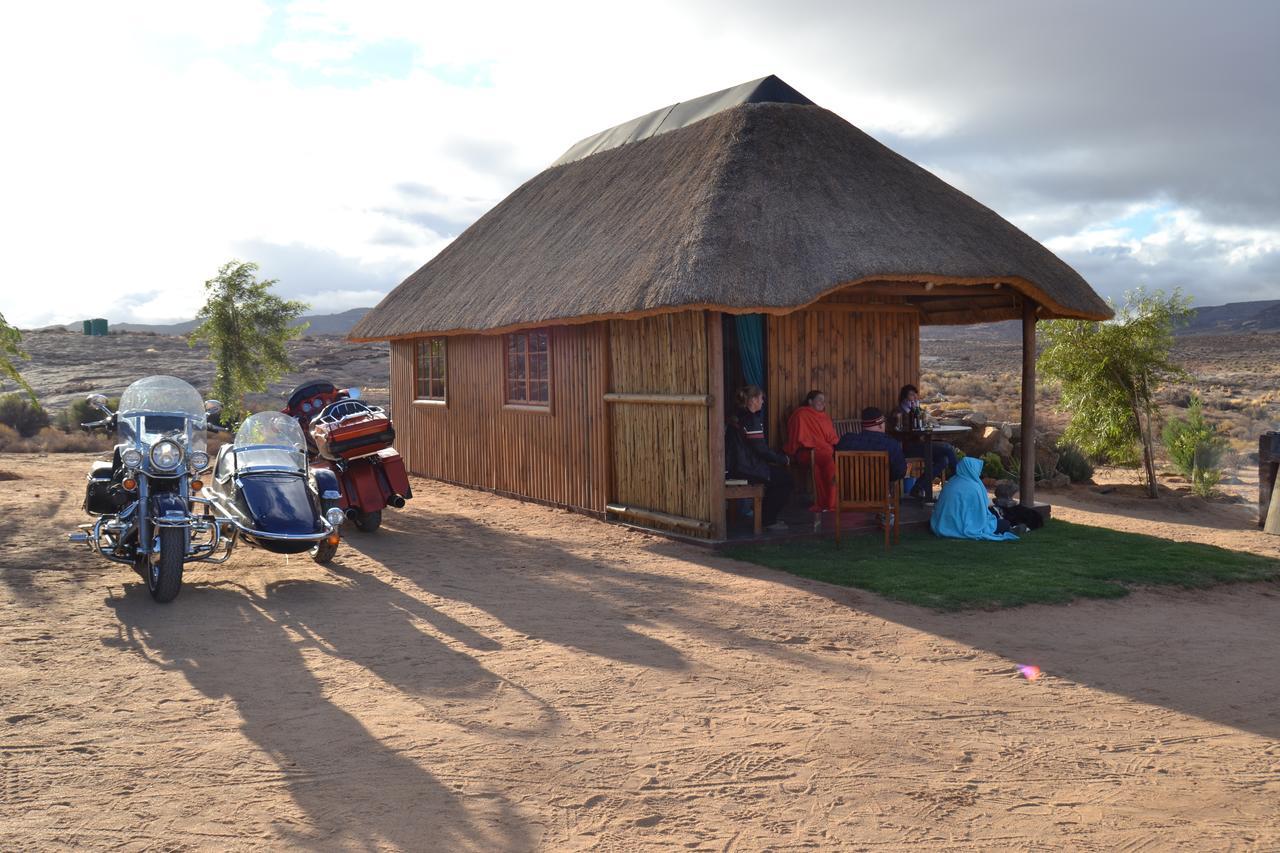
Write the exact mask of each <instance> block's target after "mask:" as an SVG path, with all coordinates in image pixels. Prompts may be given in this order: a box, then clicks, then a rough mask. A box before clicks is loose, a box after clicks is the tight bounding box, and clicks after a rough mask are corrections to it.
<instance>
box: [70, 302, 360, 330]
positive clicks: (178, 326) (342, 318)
mask: <svg viewBox="0 0 1280 853" xmlns="http://www.w3.org/2000/svg"><path fill="white" fill-rule="evenodd" d="M367 313H369V309H368V308H352V309H351V310H349V311H343V312H342V313H341V314H308V315H307V316H305V317H302V318H300V319H299V321H298V322H299V323H306V324H307V334H309V335H345V334H346V333H347V332H350V331H351V327H352V326H354V325H355V324H356V323H358V322H359V321H360V318H361V317H363V316H364V315H365V314H367ZM195 327H196V321H195V320H187V321H186V322H183V323H170V324H168V325H147V324H145V323H114V324H111V326H110V329H111V331H113V332H149V333H151V334H156V335H185V334H187V333H188V332H190V331H191V330H192V329H194V328H195ZM61 328H64V329H66V330H67V331H69V332H81V333H83V326H82V324H80V323H68V324H67V325H66V326H62V327H61Z"/></svg>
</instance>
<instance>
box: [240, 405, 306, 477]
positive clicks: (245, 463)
mask: <svg viewBox="0 0 1280 853" xmlns="http://www.w3.org/2000/svg"><path fill="white" fill-rule="evenodd" d="M235 445H236V466H237V467H238V468H239V469H240V470H241V471H245V470H248V469H251V468H259V469H271V470H276V471H280V470H285V471H305V470H306V465H307V454H306V448H307V439H306V437H305V436H304V435H303V434H302V427H300V426H299V425H298V422H297V421H295V420H294V419H293V418H291V417H289V416H288V415H286V414H284V413H283V412H258V413H257V414H256V415H250V416H249V417H247V418H245V419H244V423H242V424H241V425H240V429H238V430H236V442H235Z"/></svg>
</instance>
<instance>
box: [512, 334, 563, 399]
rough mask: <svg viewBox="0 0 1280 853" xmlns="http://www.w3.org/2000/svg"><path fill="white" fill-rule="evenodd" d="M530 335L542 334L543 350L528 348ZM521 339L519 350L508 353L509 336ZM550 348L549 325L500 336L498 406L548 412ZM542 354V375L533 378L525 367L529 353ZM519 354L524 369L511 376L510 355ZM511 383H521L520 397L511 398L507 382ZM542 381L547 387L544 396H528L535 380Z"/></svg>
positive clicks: (551, 374) (551, 377)
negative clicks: (543, 373)
mask: <svg viewBox="0 0 1280 853" xmlns="http://www.w3.org/2000/svg"><path fill="white" fill-rule="evenodd" d="M534 335H542V336H543V337H544V338H545V340H546V342H547V348H546V350H545V351H542V350H534V349H532V348H531V347H530V344H531V343H532V338H533V336H534ZM517 338H522V339H523V342H524V347H523V349H521V350H520V351H519V352H515V353H513V352H512V348H511V344H512V341H513V339H517ZM553 349H554V347H553V345H552V331H551V327H550V326H542V327H539V328H536V329H523V330H521V331H518V332H508V333H506V334H504V335H503V336H502V407H503V408H504V409H509V410H513V411H526V412H544V413H549V412H550V411H551V398H552V393H553V387H554V385H555V383H554V380H553V377H554V371H553V369H552V364H551V361H552V359H551V353H552V350H553ZM533 355H545V358H546V366H547V367H546V378H545V379H543V378H534V377H533V376H532V375H531V373H530V370H529V363H530V356H533ZM513 356H520V357H522V358H523V364H524V371H523V376H522V377H520V378H513V377H512V358H513ZM513 382H522V383H523V385H524V397H523V399H521V398H513V397H512V396H511V385H512V383H513ZM542 382H545V383H546V386H547V399H546V400H545V401H544V400H534V399H532V396H533V395H532V393H531V391H532V388H533V385H534V384H535V383H542Z"/></svg>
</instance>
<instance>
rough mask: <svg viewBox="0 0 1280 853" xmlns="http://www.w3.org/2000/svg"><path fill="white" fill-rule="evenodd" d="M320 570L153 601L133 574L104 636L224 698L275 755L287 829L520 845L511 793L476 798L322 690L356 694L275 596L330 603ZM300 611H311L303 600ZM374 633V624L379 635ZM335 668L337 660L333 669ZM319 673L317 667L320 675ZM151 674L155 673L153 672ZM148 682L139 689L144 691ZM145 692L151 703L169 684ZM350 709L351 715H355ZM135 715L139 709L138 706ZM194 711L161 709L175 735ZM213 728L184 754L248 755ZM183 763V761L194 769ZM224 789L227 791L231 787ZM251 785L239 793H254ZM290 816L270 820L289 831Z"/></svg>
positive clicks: (184, 732) (184, 730)
mask: <svg viewBox="0 0 1280 853" xmlns="http://www.w3.org/2000/svg"><path fill="white" fill-rule="evenodd" d="M326 586H332V584H326V583H324V582H322V581H316V582H312V583H308V582H298V583H297V584H296V585H293V586H292V587H291V589H290V590H289V591H288V592H287V593H284V592H281V593H279V594H277V597H276V600H275V601H273V600H272V598H271V596H266V597H264V596H260V595H257V594H255V593H254V592H252V591H251V590H249V589H247V588H245V587H243V586H241V585H239V584H235V583H232V582H228V581H213V582H209V583H200V582H197V583H194V584H192V585H191V586H190V587H187V588H184V590H183V596H182V598H181V599H180V600H179V601H180V602H183V603H185V604H187V605H188V606H186V607H182V606H178V605H174V606H169V607H162V608H161V607H156V606H155V604H154V603H153V602H151V600H150V596H149V595H148V593H147V591H146V588H145V586H143V585H141V584H132V585H129V586H126V587H125V592H124V594H123V595H120V596H112V597H110V598H108V599H107V601H106V604H107V605H108V606H109V607H111V608H112V609H114V611H115V612H116V615H117V617H118V618H119V628H118V633H117V636H116V637H114V638H110V639H107V640H104V642H105V643H107V644H108V645H110V646H114V647H117V648H120V649H122V650H127V651H131V652H133V653H136V654H138V655H140V656H141V657H142V658H144V659H145V660H146V661H148V662H149V663H151V664H152V665H153V666H156V667H158V668H160V669H162V670H166V671H174V672H178V673H181V674H182V675H183V677H184V678H185V679H186V681H187V682H188V683H189V684H190V685H191V687H192V688H194V690H195V691H197V692H198V693H200V694H201V695H203V696H205V697H207V698H209V699H212V700H216V701H219V702H223V701H226V700H230V701H231V702H232V703H233V704H234V705H235V707H236V709H237V711H238V712H239V715H240V718H241V724H240V733H241V734H243V736H244V737H246V738H248V739H249V740H250V741H251V742H252V743H254V744H255V745H257V746H258V747H259V748H260V749H261V750H263V751H264V752H265V753H267V755H269V756H270V757H271V759H272V760H273V762H274V763H275V764H276V765H277V767H278V770H279V774H277V778H282V779H283V781H278V782H275V783H274V784H275V785H278V786H283V787H284V788H285V789H287V793H288V795H289V796H290V797H291V798H292V799H293V801H294V802H295V803H296V804H297V805H298V806H299V807H300V808H301V809H302V810H303V811H304V812H305V813H306V817H307V820H306V823H307V825H308V831H307V832H306V833H305V834H303V835H301V836H299V837H295V838H292V839H291V840H293V841H295V842H297V843H301V844H314V843H315V842H316V841H318V840H323V841H324V842H325V843H326V844H328V843H335V842H338V843H341V844H342V845H343V846H347V845H354V846H359V847H368V848H380V847H384V846H392V847H396V848H399V849H414V848H417V847H419V846H420V845H421V843H422V840H423V839H424V838H432V839H433V840H434V843H438V844H439V845H440V846H441V848H442V849H449V848H456V847H467V848H471V847H484V848H491V849H511V848H521V849H523V848H528V847H530V846H532V843H533V842H532V840H531V838H530V836H529V835H528V830H527V829H526V827H525V826H524V825H523V824H522V823H521V821H520V820H519V819H518V816H517V815H516V814H515V812H514V810H513V808H512V807H511V804H510V803H509V802H508V801H507V800H506V799H505V798H504V797H503V796H501V795H500V794H499V793H498V792H497V791H496V790H495V791H493V792H492V793H491V794H489V795H488V796H486V797H485V798H484V801H483V805H482V806H480V807H473V806H470V803H473V802H475V801H474V800H472V799H468V798H464V797H462V796H461V795H460V793H459V792H457V791H455V790H453V789H452V788H451V787H449V786H447V785H445V784H444V783H442V782H441V781H440V780H439V779H437V778H436V777H435V776H434V775H432V774H431V773H430V772H428V771H427V770H426V769H424V765H425V764H426V763H427V762H428V761H429V760H430V759H431V756H428V755H426V754H425V753H424V754H421V755H417V756H415V753H417V752H418V750H416V749H409V750H405V749H403V748H399V749H393V748H390V747H389V746H388V745H387V744H386V743H384V742H383V741H382V740H380V739H379V738H378V737H376V736H375V735H374V734H373V733H372V732H371V731H370V729H369V728H368V727H367V725H366V721H365V720H366V718H367V719H368V720H369V723H370V724H371V725H374V726H379V725H381V724H385V719H384V717H385V715H382V716H379V713H380V712H379V708H378V706H377V703H376V702H372V703H370V702H369V701H368V700H367V697H366V699H365V701H363V702H360V703H358V707H357V708H356V710H355V711H354V712H353V711H350V710H348V709H347V708H344V707H339V705H338V704H336V703H335V701H334V700H333V699H332V698H330V697H333V696H347V697H351V696H355V697H356V698H357V699H359V698H360V697H361V696H362V695H363V692H362V691H359V690H356V691H352V690H350V689H347V688H348V685H344V684H341V683H338V684H335V683H333V679H332V678H331V677H330V676H331V672H332V671H331V670H329V669H326V668H325V667H323V666H320V667H318V668H317V669H319V670H320V673H317V671H316V670H315V669H313V666H312V665H311V664H310V663H309V661H308V658H307V655H305V654H304V652H305V651H306V650H307V648H308V646H310V645H314V643H315V639H314V637H312V638H309V639H308V638H305V637H304V639H302V640H301V641H300V640H299V639H298V638H297V635H296V634H295V633H294V631H293V630H291V629H290V628H289V625H290V624H295V625H296V624H303V625H306V624H308V623H310V622H311V621H312V619H311V617H310V616H308V618H307V619H306V620H299V619H298V617H297V616H294V615H290V612H289V611H288V610H287V609H282V608H281V607H280V602H281V600H284V601H293V602H299V603H300V602H303V601H310V602H311V603H312V604H313V605H314V606H317V607H329V606H332V600H331V599H330V597H329V596H327V595H325V594H324V590H323V589H321V588H322V587H326ZM306 612H310V610H309V609H307V610H306ZM380 636H382V637H385V635H380ZM337 673H338V674H339V675H341V673H342V670H341V669H339V670H337ZM321 674H323V675H324V676H325V677H324V678H322V677H321ZM156 684H157V685H159V684H163V681H162V680H158V681H156ZM147 690H148V688H146V687H145V686H144V687H143V688H142V689H141V692H142V693H143V694H145V693H146V691H147ZM140 698H141V699H142V701H143V702H147V701H148V698H149V699H151V700H153V701H154V705H153V707H158V706H159V705H160V704H161V703H162V702H163V701H166V700H171V699H172V698H173V697H171V696H156V695H154V694H152V695H151V696H150V697H147V696H145V695H143V696H142V697H140ZM356 714H360V715H361V716H359V717H358V716H357V715H356ZM142 716H146V715H145V714H144V715H142ZM193 722H195V721H194V720H184V719H176V720H175V719H170V720H167V721H163V722H162V723H161V724H162V725H167V726H173V727H174V732H173V734H174V736H175V737H181V738H183V740H184V741H185V740H192V741H195V742H201V739H200V738H195V739H192V738H190V732H189V730H188V727H189V726H190V725H191V724H192V723H193ZM226 747H227V744H226V740H225V738H224V737H220V736H219V733H218V732H211V733H209V736H208V740H207V742H204V745H203V746H201V747H197V748H202V749H207V752H208V754H207V755H205V756H200V757H199V758H193V759H192V760H191V762H190V763H191V764H192V765H193V766H206V767H207V766H211V765H212V766H215V767H216V766H217V765H218V764H219V762H221V763H223V764H229V766H228V767H227V768H226V769H227V773H228V775H229V776H234V775H235V772H236V768H238V767H241V766H243V765H245V764H249V765H251V764H252V763H253V762H254V760H255V759H254V756H252V755H250V756H246V755H244V754H243V753H244V751H243V750H234V749H233V750H228V749H227V748H226ZM193 772H194V771H193ZM235 795H236V793H235V792H234V791H231V792H229V793H228V796H235ZM261 795H262V792H261V791H259V792H257V793H252V792H250V793H249V796H253V797H260V796H261ZM291 823H292V822H290V821H282V822H280V824H279V826H278V827H277V828H276V830H275V831H276V832H277V833H280V834H281V835H282V836H283V835H289V834H290V833H292V832H293V830H290V829H288V828H287V827H288V826H289V825H290V824H291Z"/></svg>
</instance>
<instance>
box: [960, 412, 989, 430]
mask: <svg viewBox="0 0 1280 853" xmlns="http://www.w3.org/2000/svg"><path fill="white" fill-rule="evenodd" d="M960 420H961V423H963V424H964V425H965V426H971V427H973V428H974V429H978V428H980V427H984V426H986V425H987V416H986V415H984V414H983V413H982V412H970V413H969V414H968V415H966V416H965V417H963V418H961V419H960Z"/></svg>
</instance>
